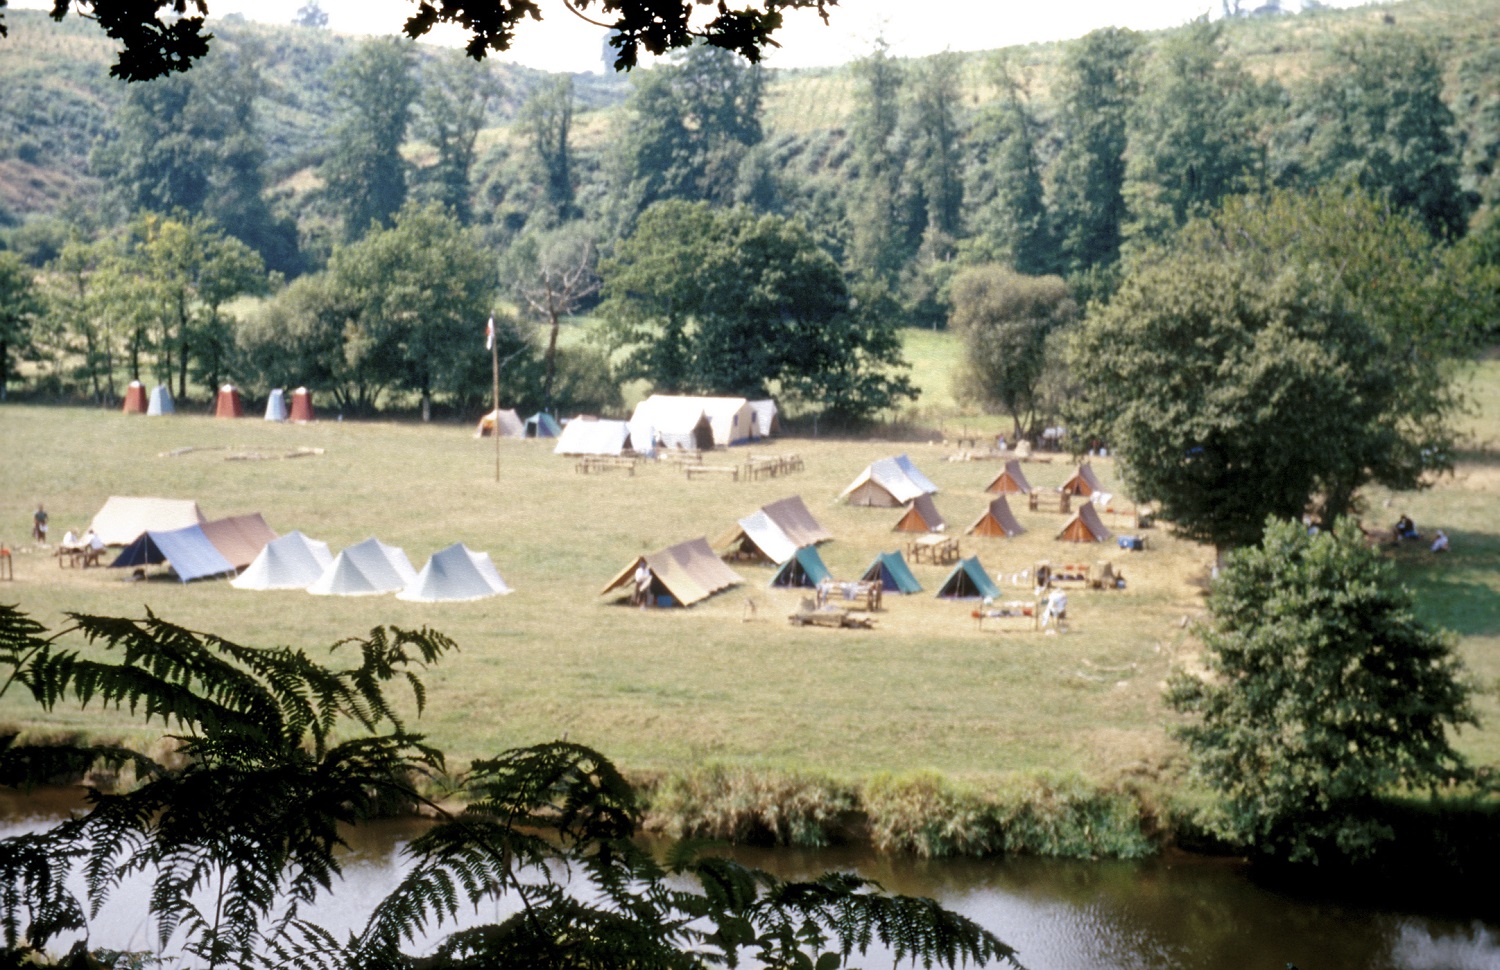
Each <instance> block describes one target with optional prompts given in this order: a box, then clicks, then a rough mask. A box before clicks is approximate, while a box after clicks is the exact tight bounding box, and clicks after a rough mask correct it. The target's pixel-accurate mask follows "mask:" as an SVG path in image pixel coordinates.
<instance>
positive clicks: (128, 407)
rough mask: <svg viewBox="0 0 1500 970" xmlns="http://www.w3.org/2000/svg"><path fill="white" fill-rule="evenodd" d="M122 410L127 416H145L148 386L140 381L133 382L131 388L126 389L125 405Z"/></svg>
mask: <svg viewBox="0 0 1500 970" xmlns="http://www.w3.org/2000/svg"><path fill="white" fill-rule="evenodd" d="M120 410H122V411H124V412H125V413H126V414H145V413H146V385H144V384H142V383H141V382H140V381H131V382H130V386H129V387H127V388H125V404H124V406H123V407H122V408H121V409H120Z"/></svg>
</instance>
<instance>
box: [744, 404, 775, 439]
mask: <svg viewBox="0 0 1500 970" xmlns="http://www.w3.org/2000/svg"><path fill="white" fill-rule="evenodd" d="M750 410H751V411H753V412H754V413H755V423H754V424H753V425H752V426H751V430H752V431H753V432H754V433H755V436H756V437H757V438H769V437H771V436H772V435H773V434H781V418H780V417H778V412H777V410H776V402H775V401H773V400H771V399H770V398H767V399H766V400H764V401H751V402H750Z"/></svg>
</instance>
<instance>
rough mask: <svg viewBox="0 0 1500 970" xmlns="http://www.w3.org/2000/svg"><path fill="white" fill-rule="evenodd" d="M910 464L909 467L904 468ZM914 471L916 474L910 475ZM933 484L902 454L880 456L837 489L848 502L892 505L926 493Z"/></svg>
mask: <svg viewBox="0 0 1500 970" xmlns="http://www.w3.org/2000/svg"><path fill="white" fill-rule="evenodd" d="M908 468H910V471H908V470H907V469H908ZM912 472H915V473H916V475H917V478H913V477H912ZM936 491H937V486H936V485H933V484H932V482H930V481H928V480H927V478H926V477H925V476H923V475H922V473H921V472H918V471H916V466H915V465H912V463H911V459H909V458H907V457H906V456H905V455H901V456H900V457H898V458H882V459H880V460H879V461H874V462H871V463H870V464H869V466H868V467H866V468H865V470H864V471H862V472H860V474H859V477H857V478H856V479H854V481H852V482H850V483H849V487H848V488H846V489H844V490H843V491H842V492H840V493H839V498H842V499H848V500H849V504H850V505H878V506H880V507H882V508H896V507H897V506H900V505H905V504H906V503H908V502H911V501H913V500H914V499H916V498H917V496H919V495H930V494H932V493H934V492H936Z"/></svg>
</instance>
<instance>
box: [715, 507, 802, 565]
mask: <svg viewBox="0 0 1500 970" xmlns="http://www.w3.org/2000/svg"><path fill="white" fill-rule="evenodd" d="M715 545H717V546H720V547H728V548H727V549H726V551H725V552H724V555H726V556H731V555H732V556H734V557H736V558H752V559H765V560H768V561H769V562H773V563H775V564H776V565H778V566H780V565H781V564H782V563H784V562H786V561H787V560H788V559H790V558H792V557H793V556H795V555H796V554H797V549H798V546H797V543H796V542H793V541H792V538H791V537H790V536H788V535H787V534H786V530H784V529H782V527H781V526H780V525H778V524H777V523H776V520H775V519H773V518H771V516H769V515H767V514H766V510H765V509H757V510H756V511H754V512H752V513H751V514H749V515H747V516H745V517H744V518H743V519H740V520H739V527H738V528H736V529H734V530H733V531H732V532H730V533H729V534H728V535H726V536H725V537H724V538H723V539H720V540H719V541H718V542H716V543H715Z"/></svg>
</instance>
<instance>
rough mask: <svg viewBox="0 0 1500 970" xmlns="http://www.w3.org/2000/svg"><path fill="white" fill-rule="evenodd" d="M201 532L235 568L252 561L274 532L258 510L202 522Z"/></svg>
mask: <svg viewBox="0 0 1500 970" xmlns="http://www.w3.org/2000/svg"><path fill="white" fill-rule="evenodd" d="M203 534H204V535H206V536H208V541H209V542H212V543H213V544H214V548H215V549H217V550H219V555H221V556H223V557H224V558H225V559H226V560H228V561H229V564H230V565H231V566H233V567H234V568H235V569H244V568H245V567H246V566H248V565H250V564H251V563H252V562H254V561H255V557H256V556H259V555H260V552H261V550H262V549H264V548H265V547H266V543H268V542H270V541H271V540H273V539H275V538H276V531H275V530H274V529H272V528H271V527H270V526H269V525H267V524H266V520H265V519H263V518H261V515H260V513H259V512H253V513H251V514H250V515H232V516H230V517H229V518H227V519H214V520H213V521H212V522H205V523H203Z"/></svg>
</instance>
